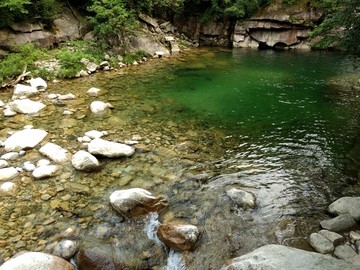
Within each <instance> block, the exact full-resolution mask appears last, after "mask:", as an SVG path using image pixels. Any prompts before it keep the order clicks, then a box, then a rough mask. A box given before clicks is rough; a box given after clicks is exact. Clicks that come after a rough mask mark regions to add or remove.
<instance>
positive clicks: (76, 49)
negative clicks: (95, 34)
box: [56, 41, 104, 78]
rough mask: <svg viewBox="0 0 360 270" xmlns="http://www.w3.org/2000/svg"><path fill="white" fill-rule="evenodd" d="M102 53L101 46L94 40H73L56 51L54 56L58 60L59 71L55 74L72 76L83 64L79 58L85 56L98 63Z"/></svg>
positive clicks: (66, 76)
mask: <svg viewBox="0 0 360 270" xmlns="http://www.w3.org/2000/svg"><path fill="white" fill-rule="evenodd" d="M103 57H104V53H103V52H102V50H101V47H100V46H99V45H98V44H96V43H94V42H85V41H73V42H70V43H69V44H68V46H66V47H63V48H61V49H60V50H59V51H58V52H57V53H56V58H57V59H59V60H60V65H61V67H60V71H59V74H57V76H59V77H61V78H72V77H74V76H75V75H76V74H77V73H78V72H79V71H80V70H81V69H83V68H84V64H83V63H81V59H83V58H86V59H88V60H90V61H92V62H95V63H99V62H100V61H102V60H103Z"/></svg>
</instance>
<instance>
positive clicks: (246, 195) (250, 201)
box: [225, 188, 256, 209]
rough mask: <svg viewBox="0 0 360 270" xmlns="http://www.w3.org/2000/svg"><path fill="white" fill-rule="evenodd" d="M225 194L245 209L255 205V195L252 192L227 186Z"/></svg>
mask: <svg viewBox="0 0 360 270" xmlns="http://www.w3.org/2000/svg"><path fill="white" fill-rule="evenodd" d="M225 192H226V195H228V196H229V197H230V199H232V200H233V201H234V202H235V203H236V204H237V205H238V206H240V207H242V208H244V209H247V208H248V207H250V208H254V207H255V206H256V197H255V195H254V194H252V193H250V192H247V191H245V190H242V189H238V188H229V189H227V190H226V191H225Z"/></svg>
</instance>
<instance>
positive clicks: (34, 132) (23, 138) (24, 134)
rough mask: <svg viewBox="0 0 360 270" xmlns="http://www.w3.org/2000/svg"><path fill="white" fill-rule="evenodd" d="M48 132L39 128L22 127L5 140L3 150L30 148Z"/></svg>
mask: <svg viewBox="0 0 360 270" xmlns="http://www.w3.org/2000/svg"><path fill="white" fill-rule="evenodd" d="M47 134H48V133H47V132H46V131H44V130H41V129H24V130H21V131H17V132H15V133H14V134H13V135H11V136H10V137H9V138H8V139H7V140H6V141H5V142H4V146H5V151H6V152H11V151H20V150H23V149H31V148H34V147H35V146H36V145H38V144H39V143H40V142H41V141H42V140H43V139H44V138H45V137H46V135H47Z"/></svg>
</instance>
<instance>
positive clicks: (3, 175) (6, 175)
mask: <svg viewBox="0 0 360 270" xmlns="http://www.w3.org/2000/svg"><path fill="white" fill-rule="evenodd" d="M18 174H19V171H18V170H17V169H15V168H14V167H9V168H2V169H0V181H7V180H10V179H12V178H14V177H15V176H17V175H18Z"/></svg>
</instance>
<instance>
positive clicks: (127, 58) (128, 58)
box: [123, 50, 148, 64]
mask: <svg viewBox="0 0 360 270" xmlns="http://www.w3.org/2000/svg"><path fill="white" fill-rule="evenodd" d="M147 56H148V54H147V53H146V52H144V51H142V50H139V51H136V52H133V53H128V54H125V55H124V57H123V62H124V63H125V64H132V63H134V61H138V60H140V59H142V58H143V57H147Z"/></svg>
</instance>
